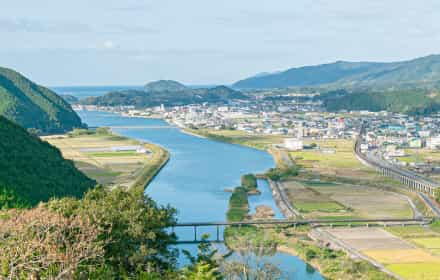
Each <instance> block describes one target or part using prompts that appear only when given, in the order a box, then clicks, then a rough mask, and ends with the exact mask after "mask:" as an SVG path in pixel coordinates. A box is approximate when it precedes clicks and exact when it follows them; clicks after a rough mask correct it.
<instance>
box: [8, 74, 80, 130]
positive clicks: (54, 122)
mask: <svg viewBox="0 0 440 280" xmlns="http://www.w3.org/2000/svg"><path fill="white" fill-rule="evenodd" d="M0 115H3V116H5V117H6V118H8V119H10V120H12V121H14V122H16V123H18V124H20V125H21V126H23V127H25V128H33V129H37V130H40V131H41V132H44V133H61V132H65V131H69V130H72V129H73V128H75V127H81V126H82V123H81V119H80V118H79V116H78V115H77V114H76V113H75V112H74V111H73V110H72V108H71V107H70V105H69V104H68V103H67V102H66V101H64V100H63V99H62V98H61V97H59V96H58V95H57V94H56V93H54V92H53V91H51V90H49V89H47V88H45V87H42V86H39V85H37V84H35V83H33V82H31V81H30V80H28V79H27V78H25V77H24V76H22V75H21V74H19V73H17V72H15V71H13V70H11V69H7V68H1V67H0Z"/></svg>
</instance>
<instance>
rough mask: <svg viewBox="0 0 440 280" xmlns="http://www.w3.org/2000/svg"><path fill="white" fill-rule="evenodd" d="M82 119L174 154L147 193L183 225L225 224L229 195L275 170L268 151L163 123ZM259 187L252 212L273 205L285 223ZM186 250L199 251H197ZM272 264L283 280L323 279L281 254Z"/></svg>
mask: <svg viewBox="0 0 440 280" xmlns="http://www.w3.org/2000/svg"><path fill="white" fill-rule="evenodd" d="M78 113H79V115H80V117H81V118H82V120H83V122H85V123H87V124H88V125H89V126H129V127H130V128H114V129H113V130H114V131H115V132H116V133H118V134H121V135H124V136H128V137H131V138H135V139H138V140H141V141H146V142H151V143H155V144H158V145H161V146H163V147H164V148H165V149H167V150H168V151H169V152H170V154H171V158H170V161H169V162H168V164H167V165H166V166H165V167H164V168H163V169H162V170H161V172H160V173H159V174H158V175H157V176H156V177H155V179H154V180H153V181H152V182H151V183H150V185H149V186H148V188H147V189H146V191H145V193H146V194H147V195H149V196H151V197H152V198H153V199H154V200H156V201H157V202H158V203H160V204H162V205H166V204H169V205H171V206H173V207H175V208H176V209H178V220H179V222H198V221H224V220H225V219H226V218H225V213H226V211H227V206H228V201H229V197H230V193H226V192H225V191H224V189H225V188H232V187H236V186H238V185H239V184H240V177H241V175H243V174H245V173H258V172H263V171H265V170H267V169H268V168H271V167H273V165H274V162H273V159H272V157H271V156H270V155H269V154H268V153H266V152H264V151H259V150H255V149H251V148H247V147H242V146H238V145H232V144H226V143H220V142H216V141H212V140H209V139H205V138H200V137H196V136H193V135H188V134H185V133H183V132H181V131H180V130H179V129H178V128H176V127H173V126H170V125H169V124H168V123H166V122H164V121H162V120H158V119H143V118H130V117H123V116H120V115H117V114H113V113H107V112H92V111H80V112H78ZM141 126H142V127H146V126H149V127H154V128H142V127H141ZM136 127H139V128H136ZM258 185H259V188H260V190H261V191H262V194H261V195H260V196H252V197H251V198H250V208H251V212H252V211H254V209H255V206H257V205H261V204H264V205H270V206H272V207H273V208H275V211H276V217H278V218H281V217H282V214H281V213H280V212H279V210H278V209H277V208H276V206H275V203H274V201H273V199H272V194H271V191H270V188H269V186H268V184H267V183H266V182H265V181H261V180H259V181H258ZM214 231H215V230H214V229H212V230H211V231H210V230H209V229H203V228H202V229H200V230H199V232H198V233H199V236H200V235H201V234H202V233H205V232H206V233H209V234H211V236H214V235H215V233H214ZM177 233H178V236H179V238H181V239H188V238H191V237H192V236H193V232H192V231H188V232H183V231H180V232H177ZM181 248H184V249H188V250H190V251H192V252H194V251H195V247H194V245H185V246H182V247H181ZM267 259H268V260H269V261H270V262H272V263H273V264H275V265H277V266H278V267H279V268H280V269H281V270H282V271H283V273H284V276H283V278H282V279H306V280H309V279H311V280H315V279H322V277H321V276H320V274H319V273H318V272H317V271H315V270H313V269H311V268H310V266H308V265H307V264H306V263H304V262H303V261H302V260H301V259H299V258H297V257H295V256H291V255H288V254H284V253H276V254H275V255H273V256H268V257H267ZM180 261H181V262H184V261H183V260H182V259H180Z"/></svg>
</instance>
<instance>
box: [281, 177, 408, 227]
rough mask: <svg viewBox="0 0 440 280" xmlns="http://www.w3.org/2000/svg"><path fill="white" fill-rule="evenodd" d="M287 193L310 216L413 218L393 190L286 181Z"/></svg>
mask: <svg viewBox="0 0 440 280" xmlns="http://www.w3.org/2000/svg"><path fill="white" fill-rule="evenodd" d="M283 186H284V188H285V190H286V193H287V195H288V197H289V199H290V201H291V202H292V204H293V205H294V207H296V208H297V209H298V210H300V212H302V213H303V214H304V216H305V217H307V218H326V219H329V218H332V217H333V218H343V217H346V218H411V217H412V216H413V212H412V209H411V207H410V205H409V203H408V201H407V200H406V199H405V198H404V197H402V196H400V195H398V194H396V193H393V192H387V191H383V190H380V189H377V188H374V187H360V186H355V185H348V184H331V183H327V184H326V183H319V184H318V183H313V182H312V183H308V182H307V181H305V182H301V181H289V182H284V183H283Z"/></svg>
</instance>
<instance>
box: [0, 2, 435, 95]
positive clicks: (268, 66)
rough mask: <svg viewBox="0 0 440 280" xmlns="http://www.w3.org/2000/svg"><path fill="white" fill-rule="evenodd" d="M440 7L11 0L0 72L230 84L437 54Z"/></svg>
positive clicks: (120, 81) (1, 27)
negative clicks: (312, 68)
mask: <svg viewBox="0 0 440 280" xmlns="http://www.w3.org/2000/svg"><path fill="white" fill-rule="evenodd" d="M439 18H440V1H438V0H423V1H413V0H411V1H406V0H368V1H366V0H270V1H269V0H217V1H212V0H184V1H182V0H154V1H151V0H123V1H121V0H75V1H67V0H38V1H31V0H14V1H3V3H2V5H1V9H0V38H1V40H0V66H3V67H9V68H13V69H15V70H17V71H19V72H21V73H22V74H24V75H26V76H27V77H29V78H31V79H32V80H34V81H36V82H37V83H39V84H43V85H47V86H63V85H64V86H72V85H142V84H145V83H147V82H149V81H153V80H158V79H172V80H178V81H181V82H183V83H186V84H199V85H202V84H205V85H208V84H230V83H233V82H235V81H237V80H240V79H242V78H245V77H248V76H251V75H254V74H257V73H261V72H273V71H279V70H285V69H288V68H291V67H298V66H304V65H314V64H322V63H330V62H334V61H337V60H346V61H398V60H405V59H411V58H416V57H420V56H425V55H429V54H436V53H440V49H439V46H440V20H439Z"/></svg>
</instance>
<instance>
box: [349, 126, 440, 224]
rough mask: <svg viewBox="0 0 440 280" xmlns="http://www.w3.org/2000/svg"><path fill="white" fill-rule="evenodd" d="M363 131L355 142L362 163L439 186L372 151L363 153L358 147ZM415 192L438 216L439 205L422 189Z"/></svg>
mask: <svg viewBox="0 0 440 280" xmlns="http://www.w3.org/2000/svg"><path fill="white" fill-rule="evenodd" d="M363 131H364V128H362V129H361V132H360V133H359V136H358V138H357V140H356V144H355V153H356V155H357V156H358V158H359V159H360V160H361V161H362V162H363V163H366V164H368V165H370V166H372V167H375V168H377V169H387V170H389V171H390V172H391V173H394V174H397V175H400V176H402V177H405V178H407V179H409V180H412V181H414V182H416V183H418V184H421V185H426V186H430V187H432V188H437V187H438V186H439V185H438V183H436V182H434V181H432V180H430V179H428V178H425V177H423V176H420V175H419V174H416V173H414V172H412V171H409V170H404V169H401V168H399V167H397V166H395V165H393V164H390V163H389V162H387V161H385V160H383V159H381V158H380V157H377V156H375V155H374V154H373V152H371V151H369V152H367V154H363V153H362V152H361V149H360V144H361V141H362V133H363ZM417 193H418V195H419V197H420V198H421V200H422V201H423V202H424V203H425V205H426V206H428V207H429V208H430V209H431V211H432V212H433V214H434V215H435V216H436V217H440V208H439V206H438V205H437V204H436V203H434V202H433V201H432V200H431V198H430V197H429V196H428V195H427V194H426V193H424V192H422V191H417Z"/></svg>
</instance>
